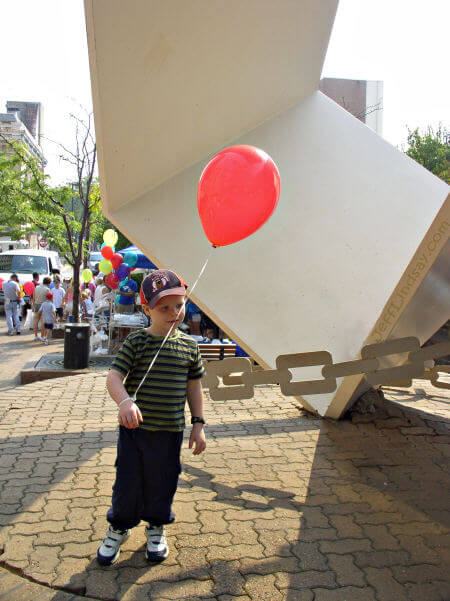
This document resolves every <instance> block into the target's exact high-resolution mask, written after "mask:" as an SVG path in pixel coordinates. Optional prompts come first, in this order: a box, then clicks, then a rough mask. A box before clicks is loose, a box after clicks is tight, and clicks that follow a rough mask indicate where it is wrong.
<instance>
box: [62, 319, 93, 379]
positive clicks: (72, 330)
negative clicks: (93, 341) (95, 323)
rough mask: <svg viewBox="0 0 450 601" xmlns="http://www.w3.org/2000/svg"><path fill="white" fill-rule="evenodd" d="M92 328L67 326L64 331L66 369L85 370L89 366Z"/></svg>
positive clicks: (72, 324)
mask: <svg viewBox="0 0 450 601" xmlns="http://www.w3.org/2000/svg"><path fill="white" fill-rule="evenodd" d="M90 334H91V326H90V324H88V323H71V324H67V325H66V328H65V330H64V368H65V369H85V368H86V367H87V366H88V364H89V348H90Z"/></svg>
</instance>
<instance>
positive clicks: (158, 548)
mask: <svg viewBox="0 0 450 601" xmlns="http://www.w3.org/2000/svg"><path fill="white" fill-rule="evenodd" d="M145 534H146V535H147V547H146V549H145V556H146V558H147V559H148V561H164V560H165V559H166V557H167V556H168V555H169V547H168V546H167V540H166V534H165V532H164V526H152V524H149V525H148V526H147V527H146V528H145Z"/></svg>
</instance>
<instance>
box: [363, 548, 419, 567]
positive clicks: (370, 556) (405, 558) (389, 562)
mask: <svg viewBox="0 0 450 601" xmlns="http://www.w3.org/2000/svg"><path fill="white" fill-rule="evenodd" d="M353 555H354V558H355V563H356V565H357V566H359V567H360V568H365V567H373V568H382V567H389V566H395V565H407V564H408V563H409V562H410V556H409V554H408V553H407V552H406V551H368V552H366V551H357V552H355V553H354V554H353Z"/></svg>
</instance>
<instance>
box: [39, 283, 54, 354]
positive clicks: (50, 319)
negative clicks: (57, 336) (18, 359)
mask: <svg viewBox="0 0 450 601" xmlns="http://www.w3.org/2000/svg"><path fill="white" fill-rule="evenodd" d="M38 316H39V319H40V318H41V317H42V323H43V330H44V335H43V337H42V342H44V343H45V344H50V340H49V339H50V338H51V337H52V330H53V327H54V325H55V323H56V313H55V305H54V304H53V294H52V293H51V292H47V294H46V300H45V301H44V302H43V303H42V304H41V307H40V309H39V311H38Z"/></svg>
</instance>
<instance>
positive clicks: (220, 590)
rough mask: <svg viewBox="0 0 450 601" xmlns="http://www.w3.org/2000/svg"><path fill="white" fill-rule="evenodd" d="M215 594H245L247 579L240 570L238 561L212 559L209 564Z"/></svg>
mask: <svg viewBox="0 0 450 601" xmlns="http://www.w3.org/2000/svg"><path fill="white" fill-rule="evenodd" d="M209 569H210V574H211V577H212V579H213V581H214V587H213V591H212V592H213V593H214V594H215V595H222V594H229V595H244V594H245V589H244V585H245V579H244V577H243V576H242V575H241V573H240V572H239V562H238V561H212V562H211V563H210V565H209Z"/></svg>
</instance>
